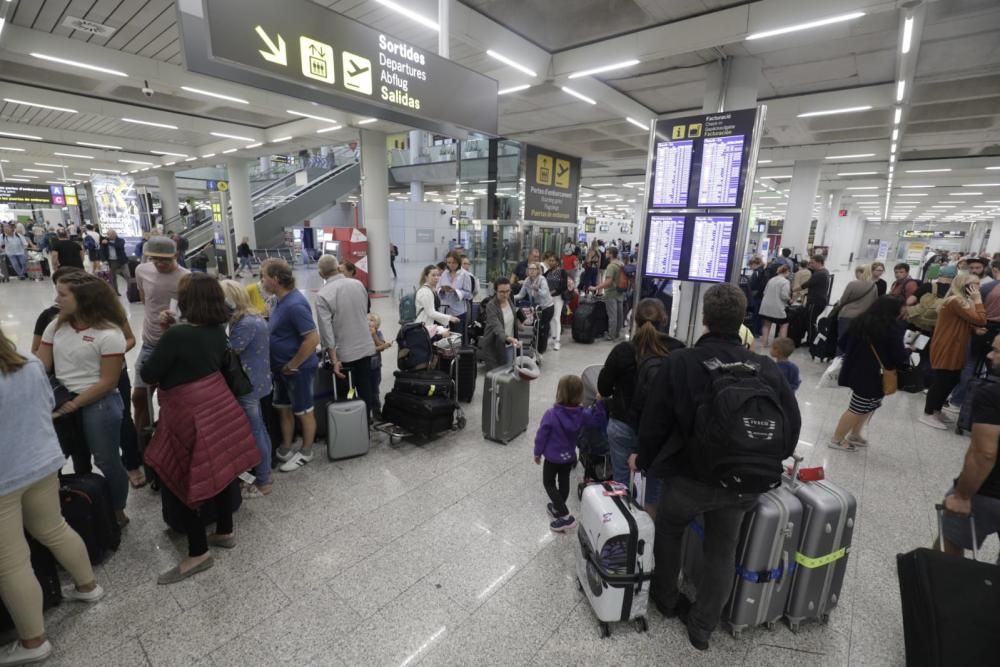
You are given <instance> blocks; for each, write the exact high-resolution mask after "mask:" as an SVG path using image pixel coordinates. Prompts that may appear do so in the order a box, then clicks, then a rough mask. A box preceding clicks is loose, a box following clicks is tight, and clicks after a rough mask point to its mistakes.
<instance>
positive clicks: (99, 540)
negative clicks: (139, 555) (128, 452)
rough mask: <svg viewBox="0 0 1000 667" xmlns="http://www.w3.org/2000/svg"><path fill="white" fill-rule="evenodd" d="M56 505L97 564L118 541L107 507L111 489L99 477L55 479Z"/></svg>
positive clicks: (111, 512)
mask: <svg viewBox="0 0 1000 667" xmlns="http://www.w3.org/2000/svg"><path fill="white" fill-rule="evenodd" d="M59 505H60V509H61V510H62V515H63V518H64V519H66V523H67V524H69V527H70V528H72V529H73V530H75V531H76V532H77V534H79V535H80V537H81V538H82V539H83V543H84V544H85V545H86V546H87V555H88V556H90V562H91V564H93V565H99V564H101V563H102V562H103V561H104V559H105V558H107V557H108V555H109V552H111V551H117V550H118V547H119V545H120V544H121V541H122V532H121V528H119V526H118V521H117V519H116V518H115V509H114V507H113V506H112V504H111V487H110V485H109V484H108V480H106V479H105V478H104V477H102V476H101V475H98V474H96V473H77V474H74V475H63V476H62V477H60V479H59Z"/></svg>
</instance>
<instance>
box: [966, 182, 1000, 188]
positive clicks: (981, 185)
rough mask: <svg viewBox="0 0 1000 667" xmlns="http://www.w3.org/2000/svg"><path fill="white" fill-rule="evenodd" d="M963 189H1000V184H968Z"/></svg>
mask: <svg viewBox="0 0 1000 667" xmlns="http://www.w3.org/2000/svg"><path fill="white" fill-rule="evenodd" d="M962 187H963V188H1000V183H966V184H965V185H963V186H962Z"/></svg>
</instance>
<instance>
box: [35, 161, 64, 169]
mask: <svg viewBox="0 0 1000 667" xmlns="http://www.w3.org/2000/svg"><path fill="white" fill-rule="evenodd" d="M35 166H36V167H56V168H57V169H64V168H65V167H66V165H64V164H50V163H48V162H36V163H35Z"/></svg>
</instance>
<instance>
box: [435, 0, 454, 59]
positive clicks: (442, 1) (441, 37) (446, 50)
mask: <svg viewBox="0 0 1000 667" xmlns="http://www.w3.org/2000/svg"><path fill="white" fill-rule="evenodd" d="M450 2H451V0H438V28H439V30H438V55H439V56H441V57H442V58H450V57H451V56H450V55H449V54H450V52H451V46H450V44H449V42H448V40H449V38H450V37H451V7H450V5H449V3H450Z"/></svg>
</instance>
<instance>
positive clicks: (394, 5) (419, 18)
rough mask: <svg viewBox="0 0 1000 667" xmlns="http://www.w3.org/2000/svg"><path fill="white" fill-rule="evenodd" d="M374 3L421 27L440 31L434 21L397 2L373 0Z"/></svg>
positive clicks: (439, 27)
mask: <svg viewBox="0 0 1000 667" xmlns="http://www.w3.org/2000/svg"><path fill="white" fill-rule="evenodd" d="M375 2H377V3H379V4H380V5H384V6H386V7H388V8H389V9H391V10H393V11H395V12H398V13H400V14H402V15H403V16H405V17H407V18H408V19H411V20H413V21H416V22H417V23H419V24H421V25H423V26H427V27H428V28H430V29H431V30H441V26H439V25H438V24H437V22H436V21H434V20H432V19H429V18H427V17H426V16H423V15H422V14H418V13H417V12H415V11H413V10H412V9H408V8H407V7H404V6H403V5H401V4H399V3H398V2H393V0H375Z"/></svg>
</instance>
